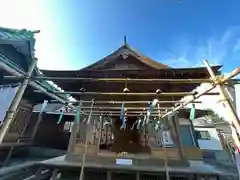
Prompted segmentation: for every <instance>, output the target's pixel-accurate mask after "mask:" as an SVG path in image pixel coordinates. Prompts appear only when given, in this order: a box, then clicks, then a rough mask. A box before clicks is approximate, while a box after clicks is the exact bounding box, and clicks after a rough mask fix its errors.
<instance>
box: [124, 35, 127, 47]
mask: <svg viewBox="0 0 240 180" xmlns="http://www.w3.org/2000/svg"><path fill="white" fill-rule="evenodd" d="M124 46H127V36H126V35H125V36H124Z"/></svg>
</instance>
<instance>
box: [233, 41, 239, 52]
mask: <svg viewBox="0 0 240 180" xmlns="http://www.w3.org/2000/svg"><path fill="white" fill-rule="evenodd" d="M234 51H235V52H236V51H240V38H239V39H238V40H237V43H236V45H235V46H234Z"/></svg>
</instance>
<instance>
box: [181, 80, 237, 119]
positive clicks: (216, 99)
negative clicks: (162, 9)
mask: <svg viewBox="0 0 240 180" xmlns="http://www.w3.org/2000/svg"><path fill="white" fill-rule="evenodd" d="M209 87H212V85H211V84H209V83H202V84H201V85H200V86H199V87H197V88H196V90H197V91H198V92H199V93H201V92H203V91H205V90H206V89H209ZM226 89H227V92H228V94H229V95H230V99H231V102H232V104H233V106H234V107H236V96H237V95H238V93H237V92H236V94H235V89H234V88H232V87H227V88H226ZM211 92H219V88H215V89H213V90H212V91H211ZM189 99H192V96H186V97H184V98H183V101H185V100H189ZM198 101H202V103H201V104H195V107H196V109H211V110H213V111H214V112H215V113H217V114H218V115H219V116H221V117H223V118H224V119H225V120H226V121H231V120H232V117H231V116H229V112H228V108H226V107H225V105H223V101H222V97H221V96H220V95H203V96H201V97H200V98H198ZM187 107H188V108H190V107H191V104H189V105H188V106H187Z"/></svg>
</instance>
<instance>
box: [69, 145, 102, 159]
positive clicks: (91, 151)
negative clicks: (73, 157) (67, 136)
mask: <svg viewBox="0 0 240 180" xmlns="http://www.w3.org/2000/svg"><path fill="white" fill-rule="evenodd" d="M85 147H86V146H85V145H83V144H80V143H77V144H75V147H74V149H73V154H77V155H80V156H81V155H83V154H84V152H85ZM97 151H98V147H97V145H88V146H87V153H86V154H88V155H97Z"/></svg>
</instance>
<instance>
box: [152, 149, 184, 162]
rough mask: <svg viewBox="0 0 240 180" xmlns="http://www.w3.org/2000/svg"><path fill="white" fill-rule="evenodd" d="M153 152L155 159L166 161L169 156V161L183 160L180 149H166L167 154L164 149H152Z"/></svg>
mask: <svg viewBox="0 0 240 180" xmlns="http://www.w3.org/2000/svg"><path fill="white" fill-rule="evenodd" d="M151 151H152V152H151V156H152V157H153V158H157V159H165V157H166V156H167V158H169V159H176V160H180V159H181V157H180V154H179V149H178V148H166V154H165V150H164V148H152V149H151Z"/></svg>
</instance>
